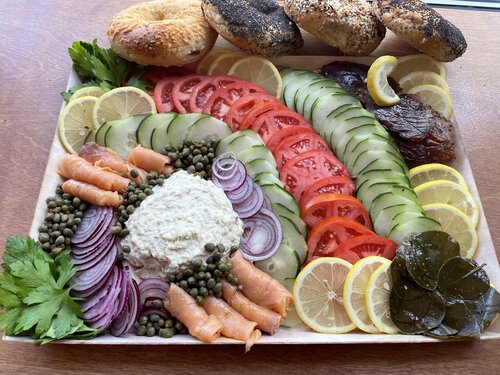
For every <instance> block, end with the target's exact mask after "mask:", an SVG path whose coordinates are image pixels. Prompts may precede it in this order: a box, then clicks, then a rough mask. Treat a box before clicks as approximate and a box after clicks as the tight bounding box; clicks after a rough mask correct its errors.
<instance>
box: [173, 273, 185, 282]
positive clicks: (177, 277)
mask: <svg viewBox="0 0 500 375" xmlns="http://www.w3.org/2000/svg"><path fill="white" fill-rule="evenodd" d="M175 278H176V280H177V281H180V280H182V279H183V278H184V277H183V276H182V273H180V272H179V273H177V274H176V275H175Z"/></svg>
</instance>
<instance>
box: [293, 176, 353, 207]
mask: <svg viewBox="0 0 500 375" xmlns="http://www.w3.org/2000/svg"><path fill="white" fill-rule="evenodd" d="M355 191H356V185H354V182H353V181H352V179H350V178H347V177H344V176H330V177H324V178H320V179H319V180H316V181H314V182H313V183H312V184H311V185H310V186H309V187H308V188H307V190H306V191H305V192H304V194H302V198H301V199H300V205H301V207H304V206H305V205H306V203H307V202H308V201H309V200H311V199H312V198H314V197H316V196H318V195H322V194H348V195H354V193H355Z"/></svg>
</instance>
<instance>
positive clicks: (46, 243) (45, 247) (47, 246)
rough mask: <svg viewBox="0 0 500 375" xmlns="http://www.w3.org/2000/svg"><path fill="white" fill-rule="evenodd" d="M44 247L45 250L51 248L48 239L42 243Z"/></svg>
mask: <svg viewBox="0 0 500 375" xmlns="http://www.w3.org/2000/svg"><path fill="white" fill-rule="evenodd" d="M42 249H44V250H45V251H47V250H50V242H48V241H47V242H44V243H42Z"/></svg>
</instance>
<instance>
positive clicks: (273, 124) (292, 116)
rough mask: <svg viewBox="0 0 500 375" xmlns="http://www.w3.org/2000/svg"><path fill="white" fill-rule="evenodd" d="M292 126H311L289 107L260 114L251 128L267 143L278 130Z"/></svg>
mask: <svg viewBox="0 0 500 375" xmlns="http://www.w3.org/2000/svg"><path fill="white" fill-rule="evenodd" d="M292 126H303V127H307V126H309V127H310V126H311V125H310V124H309V123H308V122H307V121H306V119H305V118H304V117H302V116H301V115H299V114H298V113H297V112H293V111H291V110H289V109H283V110H273V111H269V112H266V113H264V114H262V115H260V116H259V117H258V118H257V119H256V120H255V121H254V122H253V124H252V125H250V129H252V130H255V131H256V132H257V133H259V135H260V137H261V138H262V140H263V141H264V143H267V141H268V140H269V138H271V137H272V135H273V134H274V133H276V132H277V131H279V130H281V129H283V128H286V127H292Z"/></svg>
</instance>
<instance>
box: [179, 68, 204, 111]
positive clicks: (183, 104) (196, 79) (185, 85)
mask: <svg viewBox="0 0 500 375" xmlns="http://www.w3.org/2000/svg"><path fill="white" fill-rule="evenodd" d="M205 79H209V77H207V76H202V75H198V74H189V75H187V76H184V77H181V78H179V79H178V80H177V82H176V83H175V85H174V88H173V89H172V98H173V101H174V107H175V109H176V110H177V112H179V113H188V112H189V99H190V98H191V92H192V91H193V88H194V87H195V86H196V85H197V84H199V83H200V82H202V81H203V80H205Z"/></svg>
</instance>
